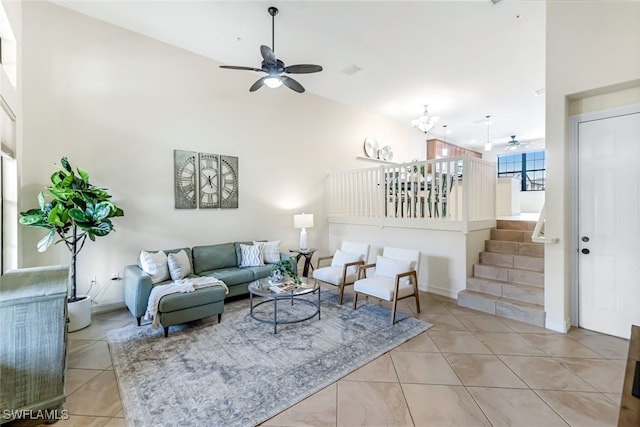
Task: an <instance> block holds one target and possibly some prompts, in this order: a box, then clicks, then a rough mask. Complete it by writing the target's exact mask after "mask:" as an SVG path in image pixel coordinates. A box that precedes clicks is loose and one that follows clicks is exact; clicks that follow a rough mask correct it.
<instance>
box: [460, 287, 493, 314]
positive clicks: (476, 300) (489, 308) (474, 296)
mask: <svg viewBox="0 0 640 427" xmlns="http://www.w3.org/2000/svg"><path fill="white" fill-rule="evenodd" d="M499 299H500V297H496V296H493V295H487V294H483V293H480V292H475V291H470V290H468V289H464V290H462V291H460V292H458V305H459V306H461V307H467V308H470V309H472V310H478V311H482V312H484V313H489V314H496V301H498V300H499Z"/></svg>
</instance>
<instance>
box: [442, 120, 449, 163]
mask: <svg viewBox="0 0 640 427" xmlns="http://www.w3.org/2000/svg"><path fill="white" fill-rule="evenodd" d="M442 128H443V131H442V135H443V137H442V142H443V143H444V147H442V157H447V155H448V154H449V147H448V146H447V125H442Z"/></svg>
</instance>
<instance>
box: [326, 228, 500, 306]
mask: <svg viewBox="0 0 640 427" xmlns="http://www.w3.org/2000/svg"><path fill="white" fill-rule="evenodd" d="M488 238H489V230H488V229H487V230H477V231H471V232H469V234H467V235H464V234H462V233H460V232H458V231H442V230H425V229H416V228H403V227H388V226H386V227H381V226H377V225H357V224H343V223H337V222H336V223H334V222H332V223H330V224H329V253H333V251H334V250H335V249H338V248H339V247H340V245H341V243H342V241H343V240H349V241H354V242H367V243H369V244H370V245H371V249H370V251H369V262H375V260H376V256H377V255H381V254H382V250H383V248H384V247H385V246H391V247H396V248H405V249H415V250H419V251H420V252H421V259H420V269H419V271H418V287H419V289H420V290H422V291H427V292H432V293H435V294H438V295H442V296H446V297H449V298H457V295H458V292H460V291H461V290H463V289H465V288H466V279H467V276H470V275H471V272H472V268H473V264H474V263H477V262H478V257H479V253H480V252H481V251H482V250H484V241H485V240H486V239H488ZM326 254H327V253H322V254H321V255H326Z"/></svg>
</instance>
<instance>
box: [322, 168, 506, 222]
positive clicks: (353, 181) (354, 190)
mask: <svg viewBox="0 0 640 427" xmlns="http://www.w3.org/2000/svg"><path fill="white" fill-rule="evenodd" d="M328 186H329V188H328V190H329V191H328V193H329V216H330V217H334V218H344V217H349V218H385V219H386V218H396V219H412V220H420V221H423V222H424V223H428V222H443V221H448V222H459V223H460V229H461V231H465V232H466V230H467V229H468V228H467V227H468V223H469V222H473V221H486V220H495V186H496V170H495V164H494V163H491V162H486V161H484V160H480V159H476V158H471V157H468V156H464V157H454V158H446V159H436V160H427V161H421V162H412V163H404V164H401V165H393V166H380V167H377V168H370V169H357V170H351V171H342V172H335V173H332V174H331V175H330V176H329V181H328Z"/></svg>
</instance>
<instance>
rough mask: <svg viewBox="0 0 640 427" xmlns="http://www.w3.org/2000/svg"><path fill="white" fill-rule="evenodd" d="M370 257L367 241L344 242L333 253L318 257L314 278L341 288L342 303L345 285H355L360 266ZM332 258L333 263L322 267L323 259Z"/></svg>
mask: <svg viewBox="0 0 640 427" xmlns="http://www.w3.org/2000/svg"><path fill="white" fill-rule="evenodd" d="M368 257H369V245H367V244H366V243H356V242H347V241H344V242H342V246H341V247H340V249H339V250H337V251H336V252H335V253H334V254H333V255H329V256H323V257H319V258H318V264H317V267H316V269H315V270H313V278H314V279H315V281H316V285H317V284H318V282H323V283H328V284H330V285H333V286H337V287H338V288H339V289H340V304H341V305H342V299H343V297H344V287H345V286H349V285H353V282H355V281H356V278H357V274H358V266H361V265H364V264H365V262H366V261H367V258H368ZM328 260H331V265H329V266H325V267H320V263H321V262H323V261H328Z"/></svg>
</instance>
